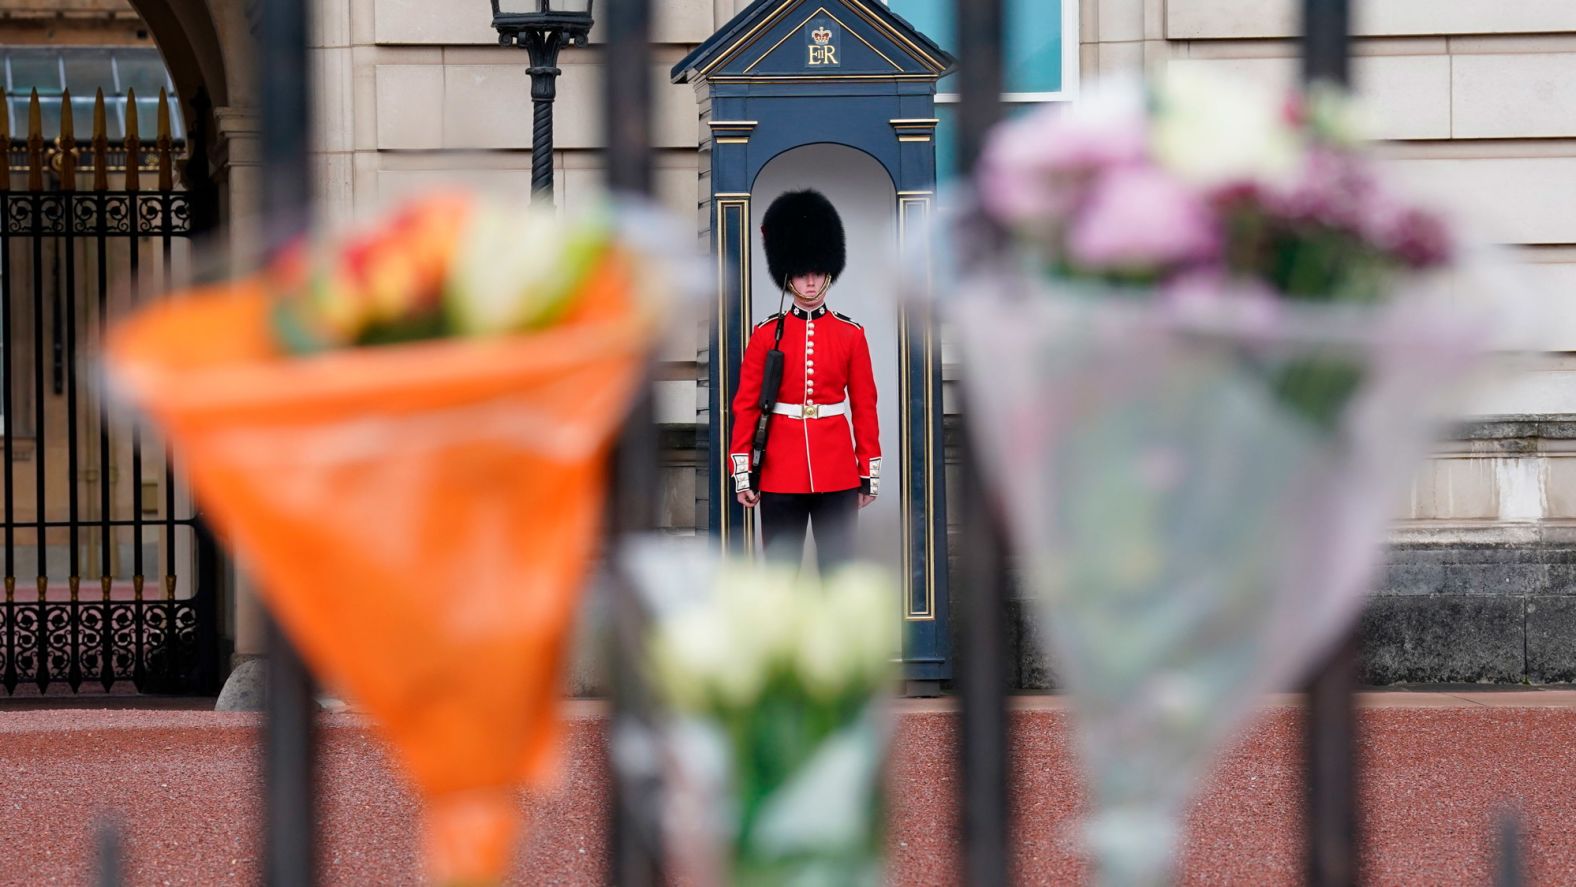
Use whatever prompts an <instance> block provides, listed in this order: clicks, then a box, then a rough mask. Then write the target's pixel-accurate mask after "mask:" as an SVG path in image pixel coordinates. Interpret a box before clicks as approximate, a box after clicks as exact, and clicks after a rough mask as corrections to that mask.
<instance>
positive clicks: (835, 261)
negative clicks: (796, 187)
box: [761, 190, 848, 290]
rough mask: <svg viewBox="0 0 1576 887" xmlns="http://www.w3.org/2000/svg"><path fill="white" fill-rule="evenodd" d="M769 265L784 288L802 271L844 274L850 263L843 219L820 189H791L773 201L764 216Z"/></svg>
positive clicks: (779, 285) (763, 234)
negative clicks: (846, 266)
mask: <svg viewBox="0 0 1576 887" xmlns="http://www.w3.org/2000/svg"><path fill="white" fill-rule="evenodd" d="M761 238H762V240H763V241H764V242H765V245H766V268H767V270H768V271H770V272H771V275H772V280H773V281H775V282H776V283H777V286H778V287H779V288H781V289H783V290H786V289H788V282H789V281H790V280H792V279H793V278H795V277H798V276H799V275H801V274H830V275H831V276H832V277H834V278H836V277H839V276H840V275H842V273H843V267H844V266H845V265H847V264H848V247H847V245H846V243H845V242H844V239H843V220H842V219H841V218H839V217H838V215H837V209H836V208H835V207H833V206H832V201H830V200H827V199H826V196H825V195H823V194H822V193H821V192H819V191H812V190H804V191H789V192H788V193H786V194H784V195H782V196H781V197H778V198H777V199H776V200H773V201H772V205H771V206H770V207H768V208H767V210H766V216H765V217H764V218H763V219H762V220H761Z"/></svg>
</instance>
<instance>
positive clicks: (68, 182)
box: [55, 89, 77, 191]
mask: <svg viewBox="0 0 1576 887" xmlns="http://www.w3.org/2000/svg"><path fill="white" fill-rule="evenodd" d="M55 150H56V151H57V152H58V154H59V157H60V190H62V191H75V190H76V188H77V124H76V115H75V114H73V113H72V112H71V90H69V89H67V90H65V91H63V92H62V93H61V94H60V137H59V138H57V139H55Z"/></svg>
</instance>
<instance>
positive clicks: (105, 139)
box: [93, 87, 109, 191]
mask: <svg viewBox="0 0 1576 887" xmlns="http://www.w3.org/2000/svg"><path fill="white" fill-rule="evenodd" d="M93 190H95V191H108V190H109V123H108V115H107V114H106V113H105V111H104V88H103V87H99V90H98V94H97V95H95V96H94V97H93Z"/></svg>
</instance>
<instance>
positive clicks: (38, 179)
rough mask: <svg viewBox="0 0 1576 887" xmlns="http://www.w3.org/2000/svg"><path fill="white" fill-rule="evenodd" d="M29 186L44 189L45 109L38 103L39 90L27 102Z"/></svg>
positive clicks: (32, 189) (30, 189)
mask: <svg viewBox="0 0 1576 887" xmlns="http://www.w3.org/2000/svg"><path fill="white" fill-rule="evenodd" d="M27 188H28V190H29V191H42V190H44V109H43V108H42V107H41V106H40V105H39V104H38V90H37V89H36V88H35V89H34V90H33V97H32V99H31V100H30V101H29V102H28V103H27Z"/></svg>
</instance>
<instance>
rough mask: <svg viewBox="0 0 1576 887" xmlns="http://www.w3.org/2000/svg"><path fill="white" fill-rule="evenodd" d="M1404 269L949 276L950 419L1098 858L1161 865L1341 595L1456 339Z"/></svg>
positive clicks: (1417, 448)
mask: <svg viewBox="0 0 1576 887" xmlns="http://www.w3.org/2000/svg"><path fill="white" fill-rule="evenodd" d="M1424 289H1426V288H1425V287H1419V292H1417V293H1406V292H1403V293H1397V294H1394V298H1392V299H1389V300H1387V301H1385V302H1384V303H1382V304H1378V305H1368V306H1343V305H1330V304H1323V305H1320V304H1309V303H1302V304H1298V303H1295V302H1291V301H1286V300H1273V299H1268V298H1266V297H1265V295H1264V294H1263V293H1262V292H1258V291H1243V292H1235V291H1232V290H1231V289H1230V288H1229V287H1228V286H1226V285H1221V286H1220V287H1218V288H1216V289H1213V290H1208V291H1202V292H1194V293H1191V294H1189V295H1188V297H1186V298H1177V297H1175V294H1168V295H1167V296H1165V297H1158V296H1156V295H1155V294H1152V293H1149V292H1133V291H1124V290H1121V289H1118V288H1114V287H1102V286H1099V285H1091V284H1086V283H1077V284H1075V283H1067V282H1058V281H1056V280H1055V279H1050V278H1045V277H1041V276H1039V275H1027V274H1021V273H1016V272H1013V271H1007V272H1001V273H991V272H982V273H980V274H977V275H974V276H973V277H972V278H970V279H968V280H966V281H965V282H964V283H963V290H964V291H963V292H962V293H961V298H959V299H958V300H957V302H956V303H955V307H956V309H957V310H956V311H954V312H953V321H954V323H955V325H956V329H957V334H958V337H959V341H960V344H961V347H962V352H963V360H964V384H965V391H966V399H967V411H968V428H969V431H970V434H971V438H972V440H973V441H974V442H975V444H976V446H977V447H978V450H977V458H978V459H979V460H980V461H981V463H982V470H983V472H984V475H985V477H986V479H987V483H988V484H989V485H990V488H991V491H992V494H993V498H994V500H995V501H996V502H998V503H999V507H1000V509H1001V512H1002V514H1003V516H1004V518H1005V521H1004V523H1005V526H1006V528H1007V532H1008V534H1009V537H1010V541H1011V543H1012V549H1013V551H1014V553H1015V556H1016V557H1017V558H1018V559H1019V560H1020V562H1021V566H1022V568H1023V569H1024V571H1025V583H1026V586H1027V591H1028V593H1029V594H1030V595H1031V596H1032V599H1033V602H1034V605H1035V607H1036V612H1037V617H1038V620H1039V621H1040V623H1041V624H1042V625H1043V627H1044V629H1045V637H1047V638H1048V642H1049V648H1050V653H1051V654H1052V656H1053V659H1054V661H1055V662H1056V664H1057V667H1058V670H1057V673H1058V676H1059V678H1060V679H1061V683H1062V685H1063V686H1064V687H1065V689H1067V690H1070V691H1071V693H1072V699H1073V704H1074V707H1075V712H1076V731H1077V743H1076V745H1077V748H1078V750H1079V754H1080V755H1081V758H1082V761H1083V764H1084V767H1085V771H1086V773H1087V776H1088V780H1089V790H1090V799H1091V812H1090V815H1089V818H1088V821H1087V823H1086V825H1087V829H1086V831H1085V833H1084V835H1083V837H1084V838H1085V839H1086V841H1087V844H1086V846H1087V849H1088V850H1089V852H1090V854H1091V856H1092V858H1093V861H1094V863H1095V868H1096V872H1097V873H1098V876H1099V881H1100V882H1101V883H1104V884H1111V885H1142V884H1162V883H1167V882H1168V881H1169V880H1170V879H1171V878H1172V877H1173V876H1174V874H1175V872H1174V865H1175V853H1176V848H1177V839H1178V829H1179V819H1180V817H1181V814H1182V811H1183V805H1184V803H1185V801H1186V800H1187V798H1188V797H1189V794H1190V791H1191V789H1192V787H1193V784H1194V781H1195V779H1196V777H1197V776H1198V775H1199V772H1200V770H1201V768H1203V767H1204V766H1205V765H1206V764H1208V763H1209V761H1210V760H1211V758H1212V755H1213V753H1214V752H1215V751H1216V750H1217V748H1218V747H1219V745H1220V744H1221V743H1222V742H1223V741H1224V740H1225V739H1226V738H1227V737H1228V736H1229V735H1230V734H1231V732H1232V731H1233V730H1234V729H1236V728H1237V727H1239V726H1240V725H1241V724H1242V722H1243V720H1244V718H1245V717H1246V716H1247V715H1249V714H1250V713H1251V712H1252V711H1253V710H1254V708H1255V707H1256V706H1257V705H1258V704H1259V701H1260V699H1261V694H1262V693H1264V692H1265V691H1270V690H1276V689H1286V688H1289V686H1290V685H1291V684H1292V683H1293V682H1295V681H1296V680H1298V679H1299V678H1300V677H1302V676H1303V673H1304V671H1305V670H1306V669H1307V668H1308V667H1309V666H1310V663H1312V662H1313V661H1314V660H1315V659H1316V658H1317V657H1318V656H1319V655H1320V654H1321V653H1323V652H1324V651H1325V650H1326V649H1327V648H1328V646H1329V645H1330V644H1331V643H1332V642H1333V641H1334V640H1336V639H1337V638H1338V637H1339V636H1340V635H1341V634H1342V633H1343V632H1345V631H1347V630H1348V629H1349V627H1350V625H1351V624H1352V622H1353V620H1354V618H1355V617H1356V615H1357V613H1358V611H1359V609H1360V607H1361V606H1362V603H1363V599H1364V595H1365V593H1366V592H1367V591H1368V589H1369V585H1370V582H1371V579H1372V577H1373V573H1374V569H1375V565H1376V563H1377V560H1378V555H1379V553H1380V549H1381V543H1382V542H1383V539H1384V537H1385V530H1386V526H1387V523H1388V521H1390V520H1391V519H1392V518H1393V517H1394V516H1395V515H1396V514H1397V513H1398V511H1399V509H1400V506H1401V505H1402V503H1403V494H1404V493H1405V492H1406V490H1407V486H1408V482H1409V480H1410V477H1411V473H1412V470H1413V469H1414V467H1415V466H1416V465H1417V464H1418V463H1419V461H1420V460H1421V458H1422V457H1423V456H1424V455H1425V453H1426V450H1427V446H1428V444H1429V442H1430V440H1431V435H1432V432H1433V430H1434V429H1433V419H1435V418H1436V415H1435V414H1434V413H1431V412H1430V411H1429V409H1428V406H1427V405H1428V404H1430V403H1432V402H1434V396H1435V395H1436V394H1438V393H1439V392H1440V391H1441V390H1442V389H1443V388H1444V387H1445V386H1447V385H1448V384H1449V383H1450V381H1451V380H1452V379H1454V378H1457V377H1458V375H1459V374H1460V372H1461V371H1462V370H1463V369H1464V368H1465V367H1466V366H1467V365H1468V364H1469V362H1470V358H1471V357H1472V356H1473V355H1474V354H1475V353H1476V352H1477V350H1478V348H1479V347H1480V345H1481V337H1480V335H1479V329H1480V328H1476V327H1474V326H1473V325H1472V322H1471V320H1472V319H1471V315H1470V313H1466V312H1463V311H1461V310H1460V309H1459V308H1458V307H1453V306H1451V305H1450V304H1449V303H1448V301H1447V300H1441V299H1439V298H1436V297H1435V296H1437V294H1435V293H1428V292H1423V291H1422V290H1424ZM1413 295H1415V296H1416V298H1410V297H1409V296H1413Z"/></svg>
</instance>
